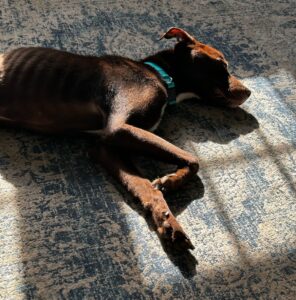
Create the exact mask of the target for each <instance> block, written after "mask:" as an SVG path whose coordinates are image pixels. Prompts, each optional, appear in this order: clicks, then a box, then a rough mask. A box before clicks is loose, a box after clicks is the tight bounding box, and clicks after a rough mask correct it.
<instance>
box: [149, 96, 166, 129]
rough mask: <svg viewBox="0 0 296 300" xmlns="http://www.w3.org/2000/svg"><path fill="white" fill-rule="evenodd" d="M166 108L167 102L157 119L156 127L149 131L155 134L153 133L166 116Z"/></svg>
mask: <svg viewBox="0 0 296 300" xmlns="http://www.w3.org/2000/svg"><path fill="white" fill-rule="evenodd" d="M166 107H167V102H166V103H165V104H164V105H163V106H162V108H161V110H160V114H159V117H158V118H157V119H156V122H155V123H154V125H153V126H152V127H150V128H149V131H152V132H153V131H155V130H156V129H157V128H158V126H159V124H160V122H161V120H162V117H163V115H164V112H165V109H166Z"/></svg>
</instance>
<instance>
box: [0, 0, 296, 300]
mask: <svg viewBox="0 0 296 300" xmlns="http://www.w3.org/2000/svg"><path fill="white" fill-rule="evenodd" d="M295 14H296V2H295V1H294V0H286V1H275V0H273V1H251V0H245V1H238V0H233V1H232V0H220V1H218V0H202V1H187V0H181V1H180V0H178V1H177V0H170V1H166V0H163V1H159V2H158V1H157V2H156V1H151V2H149V1H145V2H142V3H140V2H139V1H135V0H132V1H128V2H126V1H99V0H98V1H95V0H93V1H91V0H85V1H81V0H80V1H77V0H72V1H58V0H51V1H36V0H27V1H17V0H2V1H1V7H0V22H1V27H0V36H1V38H0V50H1V51H4V50H6V49H11V48H15V47H18V46H21V45H23V46H28V45H34V46H36V45H42V46H47V47H54V48H58V49H65V50H69V51H72V52H76V53H87V54H96V55H100V54H103V53H116V54H121V55H126V56H129V57H133V58H142V57H144V56H146V55H148V54H151V53H153V52H155V51H157V50H159V49H163V48H165V47H172V46H173V43H174V42H173V41H165V42H164V41H158V38H159V35H160V34H161V33H163V32H164V31H165V30H167V29H168V28H169V27H171V26H178V27H181V28H184V29H186V30H187V31H188V32H190V33H191V34H192V35H194V36H196V37H197V38H198V39H200V40H201V41H202V42H205V43H210V44H212V45H214V46H216V47H217V48H218V49H220V50H222V51H223V52H224V54H225V56H226V57H227V58H228V60H229V62H230V66H231V70H232V71H233V72H234V73H235V74H236V75H238V76H239V77H241V78H242V79H243V81H244V82H245V83H246V85H247V86H248V87H249V88H251V89H252V92H253V94H252V96H251V97H250V99H249V100H248V101H247V102H246V103H245V104H244V105H243V106H242V107H241V108H239V109H232V110H227V109H219V108H213V107H204V106H201V105H199V104H198V103H196V101H189V102H187V103H184V104H182V105H179V106H176V107H171V108H169V109H168V110H167V114H166V116H165V118H164V120H163V122H162V123H161V126H160V128H159V130H158V132H157V133H158V134H159V135H161V136H163V137H165V138H166V139H168V140H170V141H172V142H173V143H175V144H176V145H178V146H180V147H182V148H183V149H186V150H188V151H190V152H191V153H193V154H195V155H197V156H198V157H199V159H200V164H201V169H200V172H199V177H197V178H196V179H195V180H193V181H192V182H191V183H190V184H189V185H187V186H186V187H184V189H183V190H181V191H178V192H177V193H175V194H173V195H170V196H169V197H167V200H168V202H169V203H170V205H171V206H172V207H173V211H174V213H175V214H176V215H177V216H178V220H180V222H181V223H182V224H183V226H184V228H185V229H186V231H187V233H188V234H189V236H190V237H191V239H192V241H193V243H194V245H195V247H196V249H195V250H194V251H192V252H191V254H186V255H182V256H180V255H176V254H175V253H172V252H170V251H168V250H167V249H166V248H165V247H163V246H162V244H161V242H160V240H159V239H158V237H157V235H156V234H155V232H153V231H152V230H150V229H149V226H148V224H147V221H146V219H145V218H144V216H143V214H142V213H141V211H140V209H139V207H138V206H137V205H136V204H135V201H134V200H133V199H130V197H129V196H128V194H127V193H126V192H125V191H124V190H123V189H122V188H121V187H120V186H119V185H118V184H117V183H116V182H114V180H112V178H110V177H109V175H107V174H106V173H105V171H104V170H102V169H101V168H99V167H98V168H96V167H95V166H94V165H93V163H92V162H91V161H90V160H89V158H88V157H87V155H86V151H87V148H88V146H89V145H90V143H91V141H89V140H88V139H86V138H83V137H80V138H75V139H74V138H73V137H54V136H44V135H39V134H35V133H30V132H26V131H20V130H13V129H5V128H1V129H0V131H1V133H0V197H1V198H0V298H1V299H295V297H296V235H295V224H296V207H295V199H296V195H295V194H296V193H295V190H296V186H295V182H296V163H295V161H296V151H295V144H296V139H295V138H296V122H295V114H296V104H295V101H296V96H295V94H296V88H295V86H296V85H295V83H296V79H295V78H296V77H295V76H296V59H295V57H296V52H295V44H296V21H295V20H296V19H295V18H296V16H295ZM139 163H140V164H141V168H142V169H143V170H145V171H146V173H147V176H151V177H153V176H157V175H161V174H163V173H164V171H165V168H166V167H165V166H163V165H159V164H157V163H152V162H150V161H147V160H145V159H140V161H139Z"/></svg>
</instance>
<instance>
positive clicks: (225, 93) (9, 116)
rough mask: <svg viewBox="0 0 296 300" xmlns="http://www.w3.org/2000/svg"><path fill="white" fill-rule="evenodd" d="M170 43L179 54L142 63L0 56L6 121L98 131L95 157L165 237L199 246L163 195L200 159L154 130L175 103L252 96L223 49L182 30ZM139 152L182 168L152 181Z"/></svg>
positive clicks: (0, 102)
mask: <svg viewBox="0 0 296 300" xmlns="http://www.w3.org/2000/svg"><path fill="white" fill-rule="evenodd" d="M163 38H166V39H170V38H177V40H178V42H177V44H176V45H175V47H174V49H169V50H164V51H161V52H159V53H156V54H155V55H152V56H149V57H147V58H145V59H143V60H142V61H134V60H132V59H129V58H124V57H119V56H109V55H107V56H102V57H93V56H81V55H76V54H71V53H67V52H62V51H58V50H53V49H45V48H19V49H16V50H12V51H10V52H7V53H5V54H2V55H0V121H1V122H2V123H6V124H13V125H16V126H20V127H24V128H29V129H33V130H37V131H41V132H51V133H63V132H74V131H89V130H95V131H97V132H98V134H99V136H100V139H99V140H100V142H99V143H98V148H97V149H95V151H92V155H93V156H94V157H95V158H96V160H97V161H99V162H100V163H101V164H102V165H104V166H105V167H106V169H107V170H108V171H109V172H111V174H113V176H115V177H117V178H118V179H119V180H120V181H121V182H122V183H123V185H124V186H126V188H127V189H128V190H129V191H130V192H131V193H132V194H133V195H134V196H135V197H137V198H138V199H139V200H140V201H141V203H142V205H143V206H144V208H145V209H147V210H149V211H151V213H152V217H153V220H154V222H155V225H156V227H157V231H158V233H159V235H160V236H161V237H164V238H168V239H169V240H170V241H171V242H172V243H173V244H176V245H181V246H182V247H184V248H186V249H188V248H190V249H193V248H194V247H193V245H192V243H191V241H190V240H189V238H188V236H187V235H186V234H185V232H184V231H183V229H182V227H181V226H180V224H179V223H178V222H177V220H176V219H175V217H174V216H173V214H172V213H171V211H170V209H169V207H168V205H167V203H166V201H165V199H164V197H163V194H162V192H163V191H165V190H173V189H176V188H178V187H179V186H180V185H182V184H183V183H184V182H185V181H186V180H188V179H189V178H191V177H192V176H193V175H195V174H196V172H197V171H198V161H197V159H196V157H194V156H193V155H192V154H190V153H187V152H185V151H183V150H181V149H180V148H178V147H176V146H174V145H172V144H170V143H169V142H167V141H165V140H164V139H162V138H160V137H158V136H157V135H155V134H153V133H152V132H151V131H153V130H154V129H156V127H157V126H158V124H159V122H160V120H161V117H162V115H163V113H164V110H165V107H166V105H167V104H168V102H170V101H176V102H179V101H182V100H184V99H185V98H192V97H193V96H194V97H198V98H200V99H201V100H203V101H206V102H207V103H215V104H220V105H225V106H229V107H236V106H238V105H240V104H242V103H243V102H244V101H245V100H246V99H247V98H248V97H249V96H250V91H249V90H248V89H247V88H246V87H245V86H244V85H243V84H242V83H241V82H240V81H239V80H238V79H236V78H235V77H234V76H232V75H230V74H229V72H228V69H227V66H228V63H227V61H226V59H225V57H224V56H223V54H222V53H221V52H220V51H218V50H216V49H215V48H213V47H210V46H208V45H205V44H202V43H201V42H199V41H197V40H196V39H195V38H194V37H192V36H191V35H190V34H188V33H187V32H186V31H184V30H182V29H179V28H171V29H169V30H168V31H167V32H166V33H165V34H164V35H163ZM174 94H175V95H176V97H174V96H173V95H174ZM134 154H141V155H146V156H149V157H153V158H155V159H158V160H162V161H165V162H167V163H171V164H175V165H177V166H178V168H177V170H176V172H175V173H173V174H168V175H166V176H164V177H162V178H159V179H156V180H154V181H153V182H150V181H149V180H148V179H145V178H143V177H141V176H140V174H139V173H138V172H137V170H136V168H135V167H134V166H133V164H132V162H131V160H130V159H129V157H131V156H132V155H134Z"/></svg>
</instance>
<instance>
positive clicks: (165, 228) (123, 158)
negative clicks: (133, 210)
mask: <svg viewBox="0 0 296 300" xmlns="http://www.w3.org/2000/svg"><path fill="white" fill-rule="evenodd" d="M90 154H91V156H92V158H93V159H94V160H95V161H97V162H98V163H100V164H101V165H103V166H104V167H105V168H106V169H107V170H108V171H109V173H110V174H111V175H112V176H113V177H115V178H116V179H117V180H119V181H120V182H121V183H122V184H123V185H124V186H125V187H126V188H127V189H128V191H129V192H130V193H131V194H132V195H133V196H134V197H136V198H138V199H139V200H140V202H141V204H142V205H143V207H144V208H145V209H146V210H149V211H150V212H151V213H152V217H153V220H154V223H155V225H156V228H157V232H158V234H159V235H160V237H161V238H164V239H169V240H170V241H171V242H172V243H173V245H174V246H176V247H177V248H181V249H183V250H185V249H194V247H193V245H192V243H191V241H190V239H189V238H188V236H187V235H186V234H185V232H184V230H183V229H182V227H181V225H180V224H179V223H178V221H177V220H176V218H175V217H174V215H173V214H172V212H171V211H170V209H169V207H168V205H167V203H166V201H165V199H164V197H163V194H162V192H161V191H159V190H157V189H155V188H154V187H153V185H152V184H151V182H150V181H149V180H148V179H145V178H143V177H141V175H140V174H139V172H138V171H137V169H136V167H135V166H134V165H133V163H132V161H131V160H130V159H129V156H128V155H127V154H126V153H125V154H122V153H118V151H115V150H114V149H113V148H111V147H107V146H104V145H99V146H98V147H97V148H96V149H93V150H92V151H91V153H90Z"/></svg>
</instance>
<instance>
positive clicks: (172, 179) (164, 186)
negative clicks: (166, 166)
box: [152, 173, 178, 192]
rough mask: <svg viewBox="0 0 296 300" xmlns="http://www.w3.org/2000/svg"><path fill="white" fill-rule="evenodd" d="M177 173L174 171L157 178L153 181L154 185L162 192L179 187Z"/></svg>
mask: <svg viewBox="0 0 296 300" xmlns="http://www.w3.org/2000/svg"><path fill="white" fill-rule="evenodd" d="M176 177H177V174H176V173H172V174H168V175H166V176H163V177H161V178H157V179H155V180H153V181H152V185H153V187H154V188H155V189H158V190H160V191H162V192H166V191H171V190H174V189H176V188H177V187H178V184H176V182H177V178H176Z"/></svg>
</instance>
